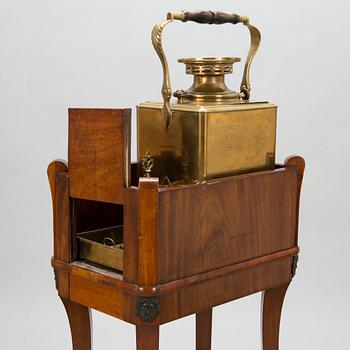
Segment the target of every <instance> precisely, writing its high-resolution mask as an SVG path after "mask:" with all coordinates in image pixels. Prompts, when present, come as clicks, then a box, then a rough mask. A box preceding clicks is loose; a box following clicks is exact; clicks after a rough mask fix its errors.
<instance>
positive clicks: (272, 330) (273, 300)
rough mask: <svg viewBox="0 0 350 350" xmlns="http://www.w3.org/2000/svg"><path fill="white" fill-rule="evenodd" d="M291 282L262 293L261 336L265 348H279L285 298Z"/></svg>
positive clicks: (268, 349)
mask: <svg viewBox="0 0 350 350" xmlns="http://www.w3.org/2000/svg"><path fill="white" fill-rule="evenodd" d="M288 286H289V283H287V284H284V285H282V286H280V287H277V288H272V289H267V290H265V291H264V292H263V293H262V305H261V308H262V310H261V312H262V315H261V322H262V325H261V333H262V334H261V336H262V348H263V350H278V349H279V330H280V320H281V311H282V305H283V300H284V297H285V295H286V292H287V289H288Z"/></svg>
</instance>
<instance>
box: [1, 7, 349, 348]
mask: <svg viewBox="0 0 350 350" xmlns="http://www.w3.org/2000/svg"><path fill="white" fill-rule="evenodd" d="M183 9H186V10H198V9H212V10H222V11H226V12H237V13H239V14H242V15H248V16H250V17H251V20H252V23H253V24H255V25H256V26H257V27H258V28H260V29H261V32H262V46H261V49H260V51H259V53H258V54H257V56H256V58H255V62H254V63H253V67H252V75H251V78H252V89H253V90H252V98H253V99H255V100H259V99H262V100H269V101H271V102H274V103H276V104H277V105H278V106H279V110H278V135H277V159H278V160H279V161H283V160H284V159H285V158H286V156H288V155H290V154H300V155H302V156H303V157H304V158H305V159H306V161H307V168H306V173H305V181H304V186H303V190H302V204H301V219H300V245H301V248H302V254H301V259H300V263H299V269H298V272H297V276H296V278H295V280H294V282H293V283H292V285H291V287H290V289H289V292H288V294H287V297H286V301H285V305H284V311H283V318H282V328H281V349H284V350H292V349H293V350H294V349H305V350H306V349H318V350H329V349H348V348H349V347H350V338H349V329H350V321H349V311H350V302H349V297H348V296H349V295H350V283H349V272H348V267H349V262H348V259H347V255H348V254H349V245H350V238H349V235H350V232H349V226H350V219H349V209H350V205H349V200H350V191H349V183H348V178H349V173H350V165H349V151H350V138H349V131H350V115H349V108H348V98H349V96H350V88H349V87H350V85H349V73H348V64H347V62H348V59H349V55H350V40H349V29H348V26H347V24H348V16H349V12H350V11H349V10H350V2H348V1H342V0H334V1H324V0H321V1H318V2H316V1H310V0H294V1H286V0H280V1H272V0H265V1H259V0H254V1H253V0H252V1H247V0H246V1H240V2H239V1H228V0H222V1H214V0H203V1H194V0H187V1H184V0H178V1H176V2H175V1H165V0H156V1H135V0H130V1H119V0H114V1H111V0H101V1H91V0H84V1H83V0H60V1H52V0H22V1H21V0H17V1H14V0H0V118H1V119H0V121H1V127H0V145H1V148H0V159H1V163H0V167H1V172H0V196H1V203H0V232H1V240H2V241H1V244H0V276H1V282H0V306H1V312H0V348H1V349H4V350H12V349H23V348H26V349H36V350H39V349H51V350H56V349H57V350H62V349H69V348H70V346H71V345H70V335H69V331H68V322H67V319H66V315H65V313H64V310H63V306H62V305H61V303H60V301H59V299H58V298H57V296H56V291H55V288H54V282H53V273H52V269H51V267H50V257H51V254H52V221H51V220H52V213H51V198H50V192H49V186H48V182H47V179H46V166H47V164H48V163H49V162H50V161H51V160H52V159H54V158H66V154H67V108H68V107H112V108H113V107H116V108H117V107H133V112H134V111H135V108H134V106H135V105H136V104H137V103H139V102H142V101H145V100H156V101H159V100H160V98H161V97H160V87H161V67H160V63H159V60H158V57H157V56H156V54H155V53H154V52H153V48H152V46H151V42H150V31H151V28H152V26H153V25H154V24H155V23H157V22H159V21H160V20H162V19H163V18H165V15H166V12H168V11H169V10H172V11H176V10H183ZM164 42H165V44H164V46H165V48H166V50H167V53H168V55H169V61H170V67H171V73H172V80H173V88H174V90H175V89H178V88H187V87H188V86H189V85H190V81H191V77H189V76H185V73H184V67H182V65H180V64H178V63H176V58H178V57H183V56H200V55H211V56H213V55H215V56H216V55H225V56H230V55H233V56H240V57H242V58H244V57H245V55H246V51H247V48H248V33H247V31H246V30H244V28H243V27H242V26H236V27H233V26H231V25H224V26H206V25H198V24H193V23H187V24H182V23H176V24H173V25H171V26H169V27H168V28H167V31H166V33H165V35H164ZM242 66H243V64H242V63H240V64H239V67H240V69H238V70H236V72H235V74H234V76H233V77H232V78H231V80H230V86H233V87H235V88H236V89H238V86H239V81H240V74H241V72H242ZM134 122H135V120H134ZM133 142H134V145H133V153H132V154H133V157H134V158H135V142H136V140H135V139H134V140H133ZM259 298H260V296H259V295H254V296H251V297H249V298H246V299H242V300H239V301H236V302H233V303H229V304H226V305H223V306H220V307H218V308H215V309H214V329H213V349H228V348H229V347H230V348H232V349H233V348H237V349H242V350H244V349H247V350H248V349H258V348H259V346H260V345H259V344H260V339H259V302H260V301H259ZM93 316H94V344H95V349H104V350H108V349H119V350H124V349H125V350H127V349H134V348H135V339H134V329H133V327H132V326H131V325H128V324H125V323H122V322H121V321H118V320H115V319H112V318H110V317H108V316H105V315H102V314H99V313H96V312H94V314H93ZM161 348H162V349H168V350H175V349H191V348H192V349H194V318H193V317H187V318H185V319H182V320H179V321H176V322H173V323H170V324H168V325H165V326H163V327H162V328H161Z"/></svg>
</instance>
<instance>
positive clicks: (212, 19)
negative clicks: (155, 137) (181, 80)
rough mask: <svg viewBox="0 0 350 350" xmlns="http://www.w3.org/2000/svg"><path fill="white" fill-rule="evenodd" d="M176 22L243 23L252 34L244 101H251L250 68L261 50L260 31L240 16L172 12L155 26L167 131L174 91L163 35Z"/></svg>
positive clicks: (163, 111)
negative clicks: (161, 72) (167, 27)
mask: <svg viewBox="0 0 350 350" xmlns="http://www.w3.org/2000/svg"><path fill="white" fill-rule="evenodd" d="M174 20H179V21H182V22H187V21H193V22H197V23H202V24H225V23H231V24H237V23H242V24H243V25H245V26H246V27H248V29H249V32H250V48H249V51H248V55H247V58H246V61H245V65H244V70H243V77H242V82H241V88H240V92H241V98H242V99H243V100H249V98H250V90H251V85H250V77H249V75H250V66H251V63H252V60H253V58H254V56H255V54H256V52H257V50H258V48H259V44H260V40H261V34H260V31H259V30H258V29H257V28H256V27H254V26H252V25H251V24H250V23H249V18H248V17H245V16H239V15H237V14H227V13H224V12H213V11H197V12H187V11H182V12H172V13H171V12H170V13H168V15H167V20H166V21H163V22H161V23H159V24H157V25H155V26H154V27H153V30H152V44H153V47H154V49H155V51H156V52H157V55H158V56H159V58H160V61H161V64H162V68H163V85H162V96H163V110H162V118H163V121H164V125H165V128H166V130H168V128H169V126H170V124H171V120H172V111H171V108H170V98H171V94H172V90H171V81H170V74H169V66H168V61H167V59H166V56H165V53H164V50H163V44H162V34H163V30H164V28H165V27H166V26H167V25H168V24H169V23H171V22H173V21H174Z"/></svg>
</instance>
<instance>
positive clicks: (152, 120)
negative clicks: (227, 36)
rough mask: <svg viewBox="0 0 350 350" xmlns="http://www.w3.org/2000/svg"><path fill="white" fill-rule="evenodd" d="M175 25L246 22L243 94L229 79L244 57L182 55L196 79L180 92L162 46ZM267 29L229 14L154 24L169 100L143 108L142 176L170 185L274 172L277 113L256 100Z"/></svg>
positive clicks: (173, 16) (183, 16)
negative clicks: (254, 67) (254, 73)
mask: <svg viewBox="0 0 350 350" xmlns="http://www.w3.org/2000/svg"><path fill="white" fill-rule="evenodd" d="M175 20H179V21H182V22H187V21H194V22H197V23H207V24H224V23H232V24H237V23H242V24H243V25H244V26H246V27H247V28H248V29H249V32H250V39H251V44H250V49H249V52H248V55H247V58H246V62H245V66H244V71H243V78H242V82H241V87H240V92H236V91H233V90H231V89H229V88H228V87H227V86H226V84H225V75H226V74H230V73H232V72H233V64H234V63H236V62H239V61H240V58H237V57H201V58H181V59H179V60H178V61H179V62H181V63H184V64H185V66H186V73H187V74H191V75H193V76H194V81H193V85H192V86H191V87H190V88H189V89H187V90H177V91H176V92H174V94H173V95H174V97H176V98H177V102H175V103H171V102H170V98H171V95H172V89H171V83H170V75H169V67H168V62H167V59H166V56H165V53H164V50H163V46H162V33H163V30H164V28H165V27H166V26H167V25H168V24H170V23H172V22H173V21H175ZM260 38H261V35H260V32H259V30H258V29H257V28H256V27H254V26H252V25H251V24H250V22H249V19H248V18H247V17H243V16H239V15H236V14H225V13H222V12H211V11H200V12H178V13H169V14H168V15H167V20H165V21H163V22H161V23H160V24H158V25H156V26H154V28H153V31H152V43H153V46H154V49H155V50H156V52H157V54H158V56H159V58H160V61H161V63H162V68H163V86H162V96H163V103H155V102H145V103H141V104H140V105H139V106H138V107H137V128H138V131H137V134H138V174H139V176H155V177H159V179H160V183H161V184H163V185H169V184H175V183H191V182H201V181H205V180H206V179H212V178H218V177H223V176H228V175H233V174H240V173H246V172H254V171H258V170H267V169H272V168H273V167H274V164H275V140H276V110H277V107H276V106H275V105H273V104H271V103H268V102H255V101H254V102H252V101H250V100H249V99H250V91H251V86H250V80H249V71H250V65H251V62H252V59H253V57H254V55H255V54H256V51H257V49H258V47H259V43H260Z"/></svg>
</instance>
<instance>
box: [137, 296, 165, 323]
mask: <svg viewBox="0 0 350 350" xmlns="http://www.w3.org/2000/svg"><path fill="white" fill-rule="evenodd" d="M159 313H160V305H159V303H158V299H157V298H156V297H143V298H139V300H138V302H137V305H136V316H137V317H138V318H139V319H140V320H141V321H143V322H153V321H155V320H156V318H157V317H158V315H159Z"/></svg>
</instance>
